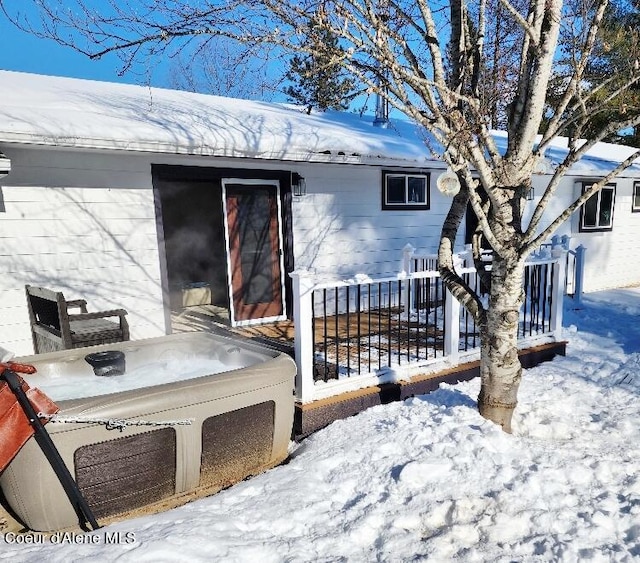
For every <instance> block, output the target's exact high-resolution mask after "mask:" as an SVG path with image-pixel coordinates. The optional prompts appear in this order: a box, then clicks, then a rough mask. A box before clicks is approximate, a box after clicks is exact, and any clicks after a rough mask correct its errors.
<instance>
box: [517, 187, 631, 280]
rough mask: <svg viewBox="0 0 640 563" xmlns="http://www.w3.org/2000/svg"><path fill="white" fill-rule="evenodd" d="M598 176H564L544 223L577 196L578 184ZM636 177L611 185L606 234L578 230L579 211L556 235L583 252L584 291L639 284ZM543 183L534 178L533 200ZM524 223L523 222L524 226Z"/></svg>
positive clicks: (579, 190)
mask: <svg viewBox="0 0 640 563" xmlns="http://www.w3.org/2000/svg"><path fill="white" fill-rule="evenodd" d="M598 179H599V177H598V176H593V175H589V176H578V175H567V176H565V178H563V180H562V182H561V185H560V186H559V188H558V190H557V192H556V195H555V197H554V199H553V200H552V202H551V203H550V204H549V206H548V209H547V212H546V213H545V220H546V223H545V222H542V225H545V224H548V222H549V221H550V220H551V219H552V218H555V217H557V216H558V215H559V214H560V213H562V211H563V210H564V209H566V207H568V206H569V205H571V203H573V202H574V201H575V199H576V198H577V197H578V196H579V195H580V193H581V190H582V183H583V182H589V181H594V180H598ZM638 181H639V179H638V178H629V177H618V178H616V179H615V180H613V181H612V183H613V184H615V186H616V187H615V200H614V212H613V225H612V228H611V230H608V231H593V232H587V231H582V232H581V231H580V217H581V215H580V213H581V212H580V211H578V212H576V213H574V215H573V216H572V217H571V218H570V219H569V220H568V221H566V222H565V223H564V224H563V225H561V226H560V228H559V229H558V230H557V231H556V234H558V235H560V236H562V235H568V236H570V237H571V243H570V247H571V249H575V248H577V247H578V246H579V245H582V246H583V247H584V248H585V249H586V255H585V271H584V291H585V292H591V291H600V290H603V289H611V288H617V287H625V286H630V285H638V284H640V212H632V194H633V186H634V183H636V182H638ZM546 183H547V180H546V178H545V177H543V176H538V177H536V178H535V179H534V187H535V190H536V200H538V199H539V198H540V197H541V196H542V194H543V193H544V188H545V186H546ZM526 224H527V222H526V221H525V225H526Z"/></svg>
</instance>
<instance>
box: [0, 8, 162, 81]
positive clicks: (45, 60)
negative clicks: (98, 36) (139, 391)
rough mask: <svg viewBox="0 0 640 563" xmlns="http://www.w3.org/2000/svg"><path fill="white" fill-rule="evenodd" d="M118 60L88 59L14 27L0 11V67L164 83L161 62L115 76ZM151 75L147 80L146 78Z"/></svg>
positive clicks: (73, 75)
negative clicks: (157, 64)
mask: <svg viewBox="0 0 640 563" xmlns="http://www.w3.org/2000/svg"><path fill="white" fill-rule="evenodd" d="M118 68H119V60H118V58H117V57H116V56H115V55H114V56H110V57H109V56H107V57H104V58H103V59H101V60H96V61H94V60H91V59H89V58H88V57H86V56H84V55H81V54H80V53H77V52H75V51H74V50H73V49H70V48H68V47H62V46H60V45H58V44H57V43H55V42H54V41H49V40H46V39H38V38H36V37H33V36H31V35H29V34H27V33H24V32H22V31H20V30H19V29H17V28H15V27H14V26H13V25H12V24H10V23H9V22H7V21H6V20H5V19H4V17H3V16H2V15H0V69H2V70H18V71H24V72H34V73H37V74H50V75H55V76H69V77H72V78H89V79H94V80H105V81H108V82H128V83H133V84H147V83H149V82H151V84H153V85H156V86H166V85H167V82H166V73H165V72H164V69H163V68H162V66H158V67H156V68H154V69H152V70H151V71H149V69H144V68H143V69H139V71H138V73H128V74H126V75H124V76H118ZM149 76H150V80H149Z"/></svg>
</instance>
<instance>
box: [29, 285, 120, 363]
mask: <svg viewBox="0 0 640 563" xmlns="http://www.w3.org/2000/svg"><path fill="white" fill-rule="evenodd" d="M25 289H26V293H27V306H28V308H29V320H30V322H31V336H32V338H33V349H34V352H35V353H36V354H42V353H44V352H53V351H55V350H69V349H71V348H82V347H84V346H95V345H98V344H112V343H114V342H124V341H126V340H129V325H128V323H127V319H126V314H127V311H125V310H124V309H113V310H110V311H99V312H96V313H89V312H87V302H86V301H85V300H84V299H75V300H72V301H67V300H66V299H65V298H64V295H63V294H62V292H60V291H52V290H51V289H46V288H43V287H34V286H30V285H27V286H26V287H25ZM71 309H78V310H79V312H78V313H70V312H69V311H70V310H71ZM110 317H111V318H114V317H117V320H108V319H109V318H110Z"/></svg>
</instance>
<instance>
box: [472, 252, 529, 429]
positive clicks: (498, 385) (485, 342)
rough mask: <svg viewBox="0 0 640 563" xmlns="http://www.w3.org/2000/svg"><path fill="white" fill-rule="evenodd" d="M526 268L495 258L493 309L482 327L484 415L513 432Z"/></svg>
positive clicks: (481, 403)
mask: <svg viewBox="0 0 640 563" xmlns="http://www.w3.org/2000/svg"><path fill="white" fill-rule="evenodd" d="M523 272H524V265H523V264H522V263H521V262H520V261H517V260H513V261H506V260H504V259H502V258H500V257H499V256H494V260H493V264H492V269H491V291H490V294H489V299H490V303H489V307H488V310H487V311H486V316H485V318H484V322H483V323H481V325H480V340H481V353H480V377H481V387H480V395H479V396H478V410H479V411H480V414H481V415H482V416H483V417H485V418H487V419H489V420H491V421H493V422H495V423H496V424H499V425H500V426H502V428H503V430H504V431H505V432H511V418H512V416H513V412H514V410H515V408H516V404H517V395H518V387H519V386H520V379H521V377H522V365H521V364H520V359H519V357H518V342H517V340H518V317H519V312H520V307H521V305H522V303H523V300H524V293H523V291H522V276H523Z"/></svg>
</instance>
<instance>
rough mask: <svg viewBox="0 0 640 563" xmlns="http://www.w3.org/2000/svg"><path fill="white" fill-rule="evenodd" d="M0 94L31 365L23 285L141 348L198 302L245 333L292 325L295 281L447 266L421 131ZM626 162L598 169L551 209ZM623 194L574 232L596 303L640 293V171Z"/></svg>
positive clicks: (64, 92) (10, 329)
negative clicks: (427, 258)
mask: <svg viewBox="0 0 640 563" xmlns="http://www.w3.org/2000/svg"><path fill="white" fill-rule="evenodd" d="M0 84H1V85H2V90H3V96H2V99H0V152H1V153H2V154H4V156H5V160H3V161H0V164H2V163H4V164H3V167H4V169H5V170H6V171H7V172H8V174H7V175H6V176H4V177H3V178H0V240H1V241H2V245H1V250H0V265H1V272H2V276H1V277H0V289H1V292H0V314H1V315H2V319H3V321H2V323H0V343H2V345H3V346H4V347H6V348H8V349H11V350H14V351H15V352H17V353H19V354H26V353H30V352H31V351H32V348H31V334H30V329H29V320H28V315H27V308H26V302H25V294H24V286H25V284H31V285H41V286H45V287H50V288H54V289H59V290H63V291H64V292H65V296H66V297H67V298H70V299H73V298H78V297H82V298H85V299H87V301H88V302H89V303H90V305H91V307H93V308H96V309H105V308H115V307H118V308H120V307H121V308H124V309H127V310H128V311H129V324H130V327H131V335H132V338H134V339H138V338H144V337H152V336H159V335H163V334H167V333H170V332H171V315H170V312H171V308H172V307H175V306H176V305H181V304H182V300H184V299H187V300H188V299H189V298H190V296H191V295H193V294H195V293H198V295H200V297H201V296H202V295H206V297H205V298H206V299H207V300H208V301H210V302H211V303H212V304H214V305H219V306H220V307H223V308H227V309H229V310H230V314H231V318H232V319H233V321H234V322H235V323H237V324H242V323H252V322H263V321H265V320H275V319H282V318H285V317H287V316H290V315H291V301H292V299H291V292H292V288H291V278H290V276H289V275H288V274H290V273H291V272H292V271H294V270H301V269H307V270H312V271H315V272H318V273H321V274H325V275H328V276H331V277H345V276H352V275H354V274H355V273H365V274H368V275H383V274H389V273H394V272H397V271H398V269H399V267H400V261H401V258H402V250H403V248H404V247H405V245H406V244H407V243H410V244H412V245H413V246H414V247H416V248H419V249H421V250H423V251H435V249H436V248H437V241H438V236H439V230H440V226H441V225H442V221H443V219H444V216H445V214H446V212H447V210H448V204H449V200H448V198H446V197H445V196H443V195H442V194H440V193H439V192H438V190H437V189H436V187H435V181H436V179H437V177H438V176H439V175H440V174H441V173H442V171H443V170H444V168H445V166H444V163H443V162H442V161H440V160H439V159H438V157H437V155H433V154H431V153H430V152H429V150H428V149H427V148H426V145H425V143H424V142H423V140H422V139H421V138H420V134H419V132H418V130H417V129H416V128H415V127H414V126H412V125H411V124H409V123H406V122H398V121H394V122H393V123H391V124H390V125H389V127H387V128H379V127H374V126H373V124H372V119H371V118H369V117H367V116H359V115H356V114H339V113H334V112H327V113H324V114H318V115H316V114H312V115H306V114H304V113H301V112H300V111H298V110H296V109H295V108H291V107H287V106H284V105H278V104H268V103H262V102H251V101H245V100H234V99H228V98H222V97H216V96H208V95H201V94H193V93H188V92H181V91H171V90H164V89H158V88H148V87H144V86H132V85H124V84H111V83H101V82H93V81H86V80H77V79H68V78H58V77H48V76H39V75H32V74H24V73H17V72H7V71H0ZM561 150H562V149H561V147H559V148H558V151H561ZM615 150H618V151H620V154H619V155H618V154H615V153H613V152H612V148H611V147H610V146H609V147H605V146H602V147H599V148H598V150H597V151H592V153H591V154H590V155H589V156H588V157H586V158H584V159H583V160H582V162H581V163H580V166H578V167H576V168H575V169H574V170H572V171H571V173H570V175H569V176H568V177H567V179H566V180H565V183H564V184H563V187H562V189H561V190H560V191H561V193H560V194H559V196H558V198H556V199H557V201H556V202H554V206H557V208H558V209H560V208H561V207H563V206H565V205H566V204H567V202H569V201H570V200H571V198H573V197H575V195H576V194H577V193H578V191H579V190H580V189H581V187H582V185H583V183H584V182H589V181H592V180H593V179H596V178H598V177H602V175H603V173H604V170H605V169H606V168H607V166H609V167H611V166H612V164H611V163H612V162H613V161H615V160H618V159H619V158H622V157H624V154H623V151H625V150H626V149H624V148H621V147H615ZM598 151H600V152H598ZM556 156H558V155H556ZM549 158H550V160H553V158H554V155H553V154H550V157H549ZM544 183H545V176H544V175H541V176H540V177H539V178H536V180H535V188H536V195H537V196H539V195H541V194H542V189H543V187H544ZM614 184H615V185H612V187H611V189H608V190H605V191H604V192H603V193H602V195H599V196H598V198H597V201H596V202H595V205H594V206H593V209H592V208H591V207H590V208H589V212H588V213H587V214H586V215H583V216H582V218H581V217H576V218H575V219H574V220H572V221H571V222H570V224H569V223H568V224H566V225H565V226H563V228H562V229H561V231H560V234H569V235H570V236H571V237H572V243H571V244H572V246H573V247H575V246H577V245H578V244H582V245H584V246H585V247H586V248H587V253H588V265H587V271H586V287H585V289H586V290H595V289H600V288H604V287H610V286H613V285H628V284H632V283H640V267H639V266H637V264H640V245H638V244H637V240H640V239H639V237H638V235H639V234H640V213H636V211H640V165H637V166H635V167H634V168H633V169H631V170H630V171H629V172H628V173H626V174H625V175H623V176H621V177H619V178H618V179H617V180H616V181H615V183H614ZM464 237H465V233H461V234H460V240H459V241H458V242H459V247H460V248H462V246H463V244H464ZM199 290H202V291H199ZM205 290H206V291H205ZM200 297H199V298H200Z"/></svg>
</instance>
